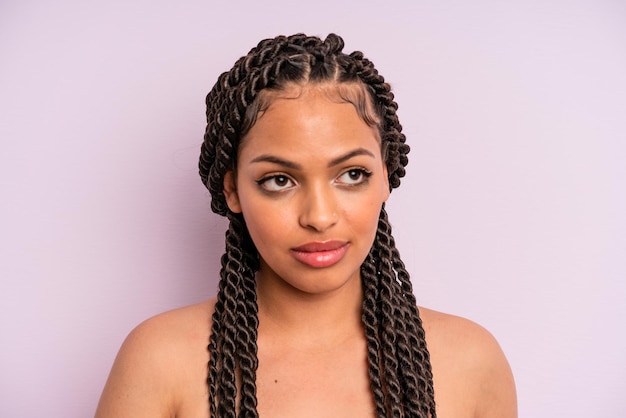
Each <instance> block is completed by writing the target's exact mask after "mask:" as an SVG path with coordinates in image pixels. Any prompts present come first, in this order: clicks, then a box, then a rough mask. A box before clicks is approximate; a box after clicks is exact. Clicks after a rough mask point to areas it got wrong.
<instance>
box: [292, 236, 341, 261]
mask: <svg viewBox="0 0 626 418" xmlns="http://www.w3.org/2000/svg"><path fill="white" fill-rule="evenodd" d="M348 246H349V243H348V242H345V241H338V240H332V241H323V242H309V243H307V244H304V245H300V246H298V247H295V248H292V249H291V254H292V255H293V257H294V258H295V259H296V260H298V261H299V262H301V263H302V264H305V265H307V266H309V267H313V268H324V267H330V266H332V265H334V264H337V263H338V262H339V261H341V259H342V258H343V257H344V255H346V251H347V250H348Z"/></svg>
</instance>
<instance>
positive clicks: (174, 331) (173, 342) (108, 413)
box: [96, 300, 214, 418]
mask: <svg viewBox="0 0 626 418" xmlns="http://www.w3.org/2000/svg"><path fill="white" fill-rule="evenodd" d="M213 307H214V301H213V300H210V301H206V302H203V303H199V304H195V305H190V306H186V307H184V308H179V309H175V310H172V311H168V312H164V313H162V314H159V315H156V316H154V317H152V318H150V319H148V320H146V321H144V322H142V323H141V324H140V325H138V326H137V327H136V328H135V329H134V330H133V331H131V333H130V334H129V335H128V337H127V338H126V340H125V341H124V343H123V344H122V346H121V348H120V350H119V353H118V355H117V357H116V359H115V362H114V364H113V367H112V369H111V373H110V375H109V378H108V380H107V383H106V385H105V388H104V390H103V393H102V396H101V398H100V403H99V405H98V409H97V411H96V417H97V418H105V417H118V418H123V417H136V416H154V417H173V416H177V415H178V408H179V407H180V404H181V402H180V401H181V396H183V395H184V394H183V393H182V392H181V391H180V389H181V388H182V387H184V386H185V385H186V382H189V381H190V376H189V373H201V374H200V375H199V376H198V379H203V378H204V376H203V373H204V371H205V370H206V362H207V359H208V352H207V349H206V347H207V344H208V339H209V334H210V326H211V315H212V313H213ZM195 366H199V367H195ZM200 383H202V381H201V382H200ZM200 387H202V386H201V385H200Z"/></svg>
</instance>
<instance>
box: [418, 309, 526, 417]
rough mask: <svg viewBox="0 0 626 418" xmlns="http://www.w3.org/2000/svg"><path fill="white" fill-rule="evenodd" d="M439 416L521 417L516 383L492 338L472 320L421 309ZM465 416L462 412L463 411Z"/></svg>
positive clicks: (503, 356) (498, 346)
mask: <svg viewBox="0 0 626 418" xmlns="http://www.w3.org/2000/svg"><path fill="white" fill-rule="evenodd" d="M419 311H420V317H421V318H422V322H423V324H424V331H425V332H426V342H427V344H428V349H429V352H430V356H431V364H432V368H433V376H434V377H433V380H434V384H435V397H436V401H437V408H438V411H440V412H439V413H438V416H440V417H446V416H455V417H456V416H466V415H464V414H467V411H474V412H473V414H469V415H467V416H472V417H507V418H509V417H510V418H513V417H517V398H516V391H515V383H514V380H513V374H512V373H511V368H510V366H509V363H508V361H507V359H506V357H505V355H504V353H503V352H502V349H501V348H500V345H499V344H498V342H497V341H496V339H495V338H494V337H493V335H492V334H491V333H490V332H489V331H487V330H486V329H485V328H483V327H482V326H480V325H478V324H476V323H475V322H472V321H470V320H468V319H465V318H461V317H458V316H454V315H449V314H445V313H442V312H437V311H433V310H430V309H426V308H421V307H420V308H419ZM462 411H463V412H462Z"/></svg>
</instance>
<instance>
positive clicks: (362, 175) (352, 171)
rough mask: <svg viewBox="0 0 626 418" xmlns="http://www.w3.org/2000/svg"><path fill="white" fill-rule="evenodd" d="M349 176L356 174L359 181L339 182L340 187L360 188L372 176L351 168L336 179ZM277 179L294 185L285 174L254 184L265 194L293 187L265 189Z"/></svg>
mask: <svg viewBox="0 0 626 418" xmlns="http://www.w3.org/2000/svg"><path fill="white" fill-rule="evenodd" d="M351 174H357V175H358V176H359V180H357V181H356V182H355V183H349V182H348V183H342V182H339V184H341V185H343V186H345V187H358V186H362V185H364V184H366V183H367V182H368V180H369V178H370V177H371V176H372V172H371V171H368V170H366V169H364V168H351V169H349V170H346V171H344V172H343V173H341V174H340V175H339V176H338V177H337V179H339V178H341V177H343V176H345V175H351ZM278 179H281V180H283V181H284V182H291V183H294V184H295V182H294V181H293V180H292V179H291V178H290V177H289V176H287V175H285V174H272V175H269V176H265V177H263V178H261V179H259V180H257V181H256V183H257V185H258V186H259V187H260V188H261V190H262V191H264V192H266V193H280V192H282V191H283V190H284V189H288V188H290V187H293V186H291V185H290V186H280V185H279V186H278V187H279V189H277V190H272V189H269V188H268V187H267V184H268V183H269V182H270V181H272V180H278Z"/></svg>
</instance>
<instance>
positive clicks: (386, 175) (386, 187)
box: [383, 161, 391, 202]
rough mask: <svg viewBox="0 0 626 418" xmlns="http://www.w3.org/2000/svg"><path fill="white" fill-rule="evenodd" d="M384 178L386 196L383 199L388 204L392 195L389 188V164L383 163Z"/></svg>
mask: <svg viewBox="0 0 626 418" xmlns="http://www.w3.org/2000/svg"><path fill="white" fill-rule="evenodd" d="M383 178H384V179H385V191H384V193H385V195H384V198H383V202H386V201H387V199H389V195H390V194H391V188H390V187H389V171H388V170H387V163H385V162H384V161H383Z"/></svg>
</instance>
